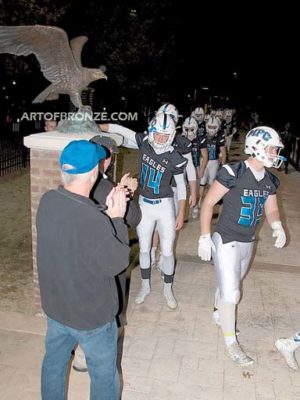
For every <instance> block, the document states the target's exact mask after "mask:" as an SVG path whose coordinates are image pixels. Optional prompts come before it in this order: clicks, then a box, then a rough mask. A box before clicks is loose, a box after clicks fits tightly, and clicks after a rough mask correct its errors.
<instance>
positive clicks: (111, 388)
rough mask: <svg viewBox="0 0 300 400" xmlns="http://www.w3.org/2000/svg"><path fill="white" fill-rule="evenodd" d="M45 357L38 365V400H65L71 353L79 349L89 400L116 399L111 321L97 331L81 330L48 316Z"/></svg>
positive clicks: (113, 326) (114, 341) (114, 338)
mask: <svg viewBox="0 0 300 400" xmlns="http://www.w3.org/2000/svg"><path fill="white" fill-rule="evenodd" d="M47 322H48V327H47V335H46V341H45V345H46V354H45V356H44V360H43V365H42V400H65V399H66V398H67V397H66V396H67V395H66V393H67V391H66V375H67V371H68V367H69V362H70V358H71V352H72V350H73V349H74V347H75V346H76V344H77V343H79V344H80V346H81V347H82V349H83V351H84V354H85V357H86V362H87V366H88V371H89V375H90V379H91V383H90V400H118V399H119V397H120V381H119V374H118V369H117V339H118V329H117V324H116V322H115V321H113V322H112V323H107V324H106V325H104V326H102V327H101V328H97V329H93V330H88V331H81V330H78V329H73V328H70V327H68V326H66V325H62V324H60V323H59V322H56V321H54V320H53V319H51V318H49V317H48V321H47Z"/></svg>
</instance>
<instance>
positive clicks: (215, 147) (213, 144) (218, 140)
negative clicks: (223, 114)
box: [206, 130, 225, 160]
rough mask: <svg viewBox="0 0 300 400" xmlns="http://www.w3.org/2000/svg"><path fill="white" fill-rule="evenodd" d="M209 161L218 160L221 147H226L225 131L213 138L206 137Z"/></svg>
mask: <svg viewBox="0 0 300 400" xmlns="http://www.w3.org/2000/svg"><path fill="white" fill-rule="evenodd" d="M206 139H207V151H208V159H209V160H217V159H218V158H219V154H220V147H223V146H225V135H224V131H223V130H221V131H219V132H218V133H217V134H216V135H215V136H214V137H213V138H209V136H207V137H206Z"/></svg>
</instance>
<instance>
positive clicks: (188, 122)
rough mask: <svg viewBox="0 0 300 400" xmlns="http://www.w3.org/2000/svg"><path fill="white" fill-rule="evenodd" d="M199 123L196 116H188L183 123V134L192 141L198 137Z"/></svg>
mask: <svg viewBox="0 0 300 400" xmlns="http://www.w3.org/2000/svg"><path fill="white" fill-rule="evenodd" d="M197 129H198V124H197V121H196V119H195V118H193V117H189V118H186V119H185V121H184V123H183V124H182V135H183V136H185V137H186V138H187V139H189V140H190V141H192V140H194V139H196V137H197Z"/></svg>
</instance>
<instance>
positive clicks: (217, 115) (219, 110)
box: [216, 108, 223, 121]
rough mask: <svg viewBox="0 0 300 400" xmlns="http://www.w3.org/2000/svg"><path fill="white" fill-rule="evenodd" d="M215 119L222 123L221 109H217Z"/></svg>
mask: <svg viewBox="0 0 300 400" xmlns="http://www.w3.org/2000/svg"><path fill="white" fill-rule="evenodd" d="M216 117H218V118H219V120H220V121H222V119H223V110H222V109H221V108H219V109H218V110H217V111H216Z"/></svg>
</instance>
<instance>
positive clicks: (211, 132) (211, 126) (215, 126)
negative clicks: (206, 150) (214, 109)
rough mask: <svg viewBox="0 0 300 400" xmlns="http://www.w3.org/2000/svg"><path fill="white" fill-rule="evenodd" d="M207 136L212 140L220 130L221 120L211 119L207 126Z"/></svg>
mask: <svg viewBox="0 0 300 400" xmlns="http://www.w3.org/2000/svg"><path fill="white" fill-rule="evenodd" d="M205 128H206V134H207V136H208V137H209V138H210V139H211V138H213V137H214V136H215V135H216V134H217V133H218V130H219V128H220V120H219V118H216V117H209V118H208V120H207V122H206V124H205Z"/></svg>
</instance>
